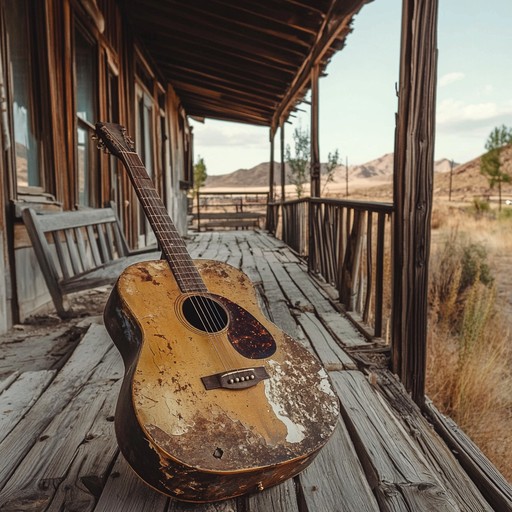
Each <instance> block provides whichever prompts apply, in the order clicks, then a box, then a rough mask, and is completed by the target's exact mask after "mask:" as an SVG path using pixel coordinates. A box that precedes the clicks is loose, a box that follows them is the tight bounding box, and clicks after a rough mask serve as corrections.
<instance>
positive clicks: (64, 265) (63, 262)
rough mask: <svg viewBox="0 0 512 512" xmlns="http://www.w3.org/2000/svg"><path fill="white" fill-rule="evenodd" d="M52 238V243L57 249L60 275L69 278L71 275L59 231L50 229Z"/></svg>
mask: <svg viewBox="0 0 512 512" xmlns="http://www.w3.org/2000/svg"><path fill="white" fill-rule="evenodd" d="M52 238H53V243H54V244H55V249H56V251H57V258H58V259H59V263H60V270H61V272H62V277H63V278H64V279H69V278H70V277H71V273H70V272H69V270H68V260H67V258H66V252H65V250H64V246H63V245H62V242H61V240H60V233H59V232H58V231H52Z"/></svg>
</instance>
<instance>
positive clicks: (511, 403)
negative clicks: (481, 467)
mask: <svg viewBox="0 0 512 512" xmlns="http://www.w3.org/2000/svg"><path fill="white" fill-rule="evenodd" d="M430 279H431V280H430V286H429V301H430V304H431V308H430V317H429V323H430V329H429V346H428V355H427V358H428V363H427V394H428V395H429V396H430V397H431V398H432V400H433V401H434V403H435V404H436V405H437V406H438V407H439V408H440V410H441V411H442V412H444V413H445V414H448V415H449V416H451V417H452V418H453V419H454V421H456V422H457V423H458V424H459V426H460V427H461V428H462V429H463V430H464V431H465V432H466V433H467V434H468V435H469V436H470V437H471V438H472V439H473V440H474V441H475V443H476V444H477V445H478V446H479V447H480V448H481V449H482V451H483V452H484V453H485V454H486V455H487V456H488V457H489V458H490V459H491V460H492V461H493V462H494V464H496V466H497V467H498V469H499V470H500V471H502V472H503V474H504V476H505V477H506V478H509V479H510V478H512V455H511V453H512V439H511V438H510V431H511V429H512V417H511V416H512V415H511V411H512V397H511V394H510V389H511V388H512V372H511V370H510V367H511V365H510V362H511V360H512V354H511V343H510V336H509V333H508V332H507V329H506V322H505V320H504V319H503V317H501V316H500V313H499V312H498V308H497V306H496V290H495V286H494V279H493V276H492V273H491V271H490V268H489V265H488V262H487V252H486V250H485V247H484V246H483V245H481V244H475V243H473V242H471V241H469V240H467V239H465V238H464V237H463V236H462V235H460V234H459V233H458V231H457V230H452V231H451V232H450V234H449V235H448V236H447V237H446V239H445V240H444V241H443V243H441V244H439V245H438V247H437V250H436V251H434V252H433V254H432V257H431V272H430Z"/></svg>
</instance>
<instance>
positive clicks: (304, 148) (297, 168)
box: [285, 126, 339, 199]
mask: <svg viewBox="0 0 512 512" xmlns="http://www.w3.org/2000/svg"><path fill="white" fill-rule="evenodd" d="M293 141H294V149H295V153H294V155H293V156H292V152H291V149H290V145H289V144H287V145H286V155H285V156H286V162H287V163H288V165H289V167H290V173H291V177H290V182H291V183H292V184H293V185H295V191H296V193H297V197H298V198H299V199H300V198H301V197H302V196H303V195H304V186H305V185H306V183H307V182H308V181H309V179H310V172H311V145H310V138H309V131H308V130H303V129H302V128H301V127H300V126H298V127H297V128H295V130H294V131H293ZM327 160H328V162H327V179H326V182H325V184H324V188H325V186H326V185H327V183H330V182H332V181H334V169H335V168H336V167H337V166H338V165H339V163H338V162H339V151H338V150H337V149H336V150H335V151H334V153H329V155H328V157H327Z"/></svg>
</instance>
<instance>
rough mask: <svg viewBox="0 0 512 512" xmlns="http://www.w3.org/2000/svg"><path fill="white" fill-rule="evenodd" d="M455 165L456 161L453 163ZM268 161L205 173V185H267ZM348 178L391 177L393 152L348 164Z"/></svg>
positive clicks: (339, 177)
mask: <svg viewBox="0 0 512 512" xmlns="http://www.w3.org/2000/svg"><path fill="white" fill-rule="evenodd" d="M455 165H457V164H455ZM269 169H270V164H269V162H263V163H261V164H258V165H256V166H255V167H252V168H250V169H238V170H236V171H234V172H231V173H228V174H219V175H215V176H208V178H207V179H206V183H205V188H240V187H267V186H268V180H269ZM449 170H450V161H449V160H447V159H446V158H444V159H442V160H438V161H437V162H435V171H436V172H447V171H449ZM321 171H322V173H325V172H326V165H325V164H322V169H321ZM285 172H286V182H287V183H289V182H290V180H289V178H290V169H289V167H288V165H287V164H286V166H285ZM348 172H349V179H356V178H357V179H360V178H363V179H364V178H368V179H369V182H368V185H370V184H371V181H372V179H374V180H377V179H379V181H382V180H391V178H392V176H393V153H387V154H385V155H383V156H381V157H380V158H376V159H375V160H372V161H370V162H367V163H365V164H362V165H353V166H352V165H349V167H348ZM334 180H335V182H343V181H344V180H345V166H344V165H340V166H339V167H337V168H336V170H335V171H334ZM274 184H275V185H276V186H280V185H281V164H280V162H275V163H274Z"/></svg>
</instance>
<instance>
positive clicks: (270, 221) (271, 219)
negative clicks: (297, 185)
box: [265, 128, 276, 233]
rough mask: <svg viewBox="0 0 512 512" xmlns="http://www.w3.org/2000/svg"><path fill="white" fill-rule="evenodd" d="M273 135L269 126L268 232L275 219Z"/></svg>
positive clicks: (271, 230)
mask: <svg viewBox="0 0 512 512" xmlns="http://www.w3.org/2000/svg"><path fill="white" fill-rule="evenodd" d="M274 136H275V131H274V130H273V129H272V128H270V168H269V172H268V203H267V204H268V205H269V206H268V207H267V223H266V226H265V229H266V230H267V231H269V232H270V233H273V232H274V231H275V228H276V226H275V224H276V219H274V215H273V213H272V212H274V207H273V206H272V203H274Z"/></svg>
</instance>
